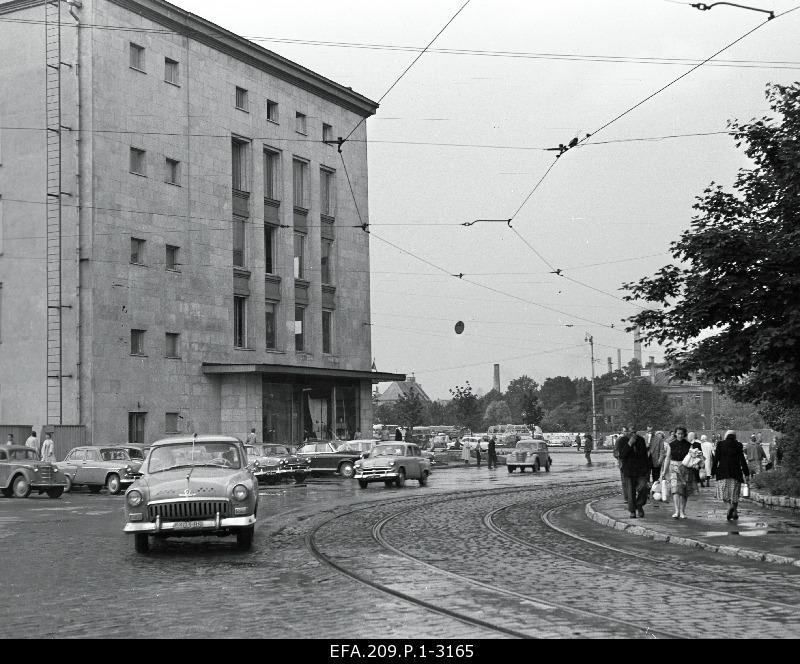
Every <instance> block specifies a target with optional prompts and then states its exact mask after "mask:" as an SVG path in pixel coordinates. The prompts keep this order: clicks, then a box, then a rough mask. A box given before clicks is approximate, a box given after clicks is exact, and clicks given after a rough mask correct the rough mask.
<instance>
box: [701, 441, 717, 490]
mask: <svg viewBox="0 0 800 664" xmlns="http://www.w3.org/2000/svg"><path fill="white" fill-rule="evenodd" d="M700 449H701V450H702V451H703V456H704V457H705V458H706V465H705V471H706V476H705V479H703V477H702V475H701V477H700V486H703V484H704V483H705V485H706V486H709V487H710V486H711V474H712V473H711V466H712V464H713V463H714V444H713V443H712V442H711V441H710V440H709V439H708V436H706V435H705V434H703V435H702V436H700Z"/></svg>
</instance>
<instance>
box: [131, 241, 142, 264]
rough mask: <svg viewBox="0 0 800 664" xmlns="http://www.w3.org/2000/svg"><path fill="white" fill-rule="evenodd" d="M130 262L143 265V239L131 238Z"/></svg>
mask: <svg viewBox="0 0 800 664" xmlns="http://www.w3.org/2000/svg"><path fill="white" fill-rule="evenodd" d="M131 263H134V264H136V265H144V240H140V239H139V238H136V237H132V238H131Z"/></svg>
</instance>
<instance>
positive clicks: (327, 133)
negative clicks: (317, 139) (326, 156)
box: [322, 122, 333, 142]
mask: <svg viewBox="0 0 800 664" xmlns="http://www.w3.org/2000/svg"><path fill="white" fill-rule="evenodd" d="M322 140H323V141H326V142H327V141H332V140H333V127H331V126H330V125H329V124H326V123H325V122H323V123H322Z"/></svg>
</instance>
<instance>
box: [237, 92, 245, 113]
mask: <svg viewBox="0 0 800 664" xmlns="http://www.w3.org/2000/svg"><path fill="white" fill-rule="evenodd" d="M236 108H238V109H239V110H240V111H246V110H247V90H245V89H244V88H239V87H237V88H236Z"/></svg>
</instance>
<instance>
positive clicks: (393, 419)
mask: <svg viewBox="0 0 800 664" xmlns="http://www.w3.org/2000/svg"><path fill="white" fill-rule="evenodd" d="M372 412H373V415H372V419H373V420H374V422H373V424H397V423H398V422H399V416H398V413H397V406H396V404H395V403H380V404H379V405H378V406H376V407H375V409H374V410H373V411H372Z"/></svg>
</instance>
